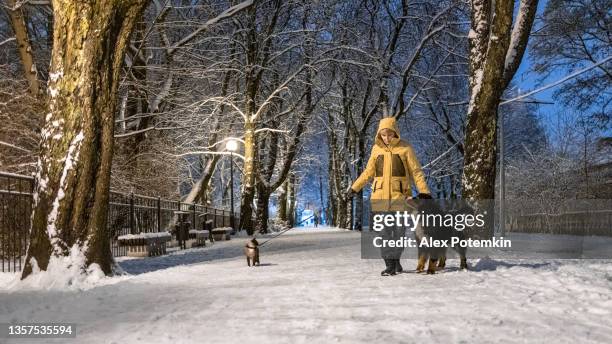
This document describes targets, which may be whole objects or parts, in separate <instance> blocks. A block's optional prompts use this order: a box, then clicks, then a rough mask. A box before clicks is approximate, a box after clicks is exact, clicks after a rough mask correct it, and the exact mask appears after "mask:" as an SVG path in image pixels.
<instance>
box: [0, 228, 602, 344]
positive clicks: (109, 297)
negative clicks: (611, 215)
mask: <svg viewBox="0 0 612 344" xmlns="http://www.w3.org/2000/svg"><path fill="white" fill-rule="evenodd" d="M289 233H291V232H289ZM289 233H288V234H287V235H283V236H281V237H279V238H278V239H277V240H275V241H273V242H271V243H270V244H269V245H266V246H265V247H264V248H262V258H261V263H262V266H260V267H256V268H248V267H247V266H246V262H245V260H244V257H243V256H242V253H241V247H242V245H244V242H245V240H244V239H240V238H238V239H232V240H231V241H229V242H218V243H216V244H215V245H214V246H212V247H206V248H203V249H193V250H188V252H181V253H180V254H174V255H171V256H166V257H159V258H147V259H133V260H124V261H123V262H122V263H121V265H122V267H123V268H124V269H125V270H126V271H127V272H130V273H131V275H130V276H127V277H118V278H112V279H106V280H104V281H101V282H100V284H99V285H98V286H96V287H94V288H91V289H88V290H80V291H35V290H29V291H12V290H11V291H9V290H7V286H8V285H9V284H10V283H9V282H10V281H9V279H10V277H11V276H9V275H8V274H0V276H1V277H0V323H6V322H50V321H52V322H73V323H77V331H78V335H77V338H76V339H72V340H66V339H63V340H60V341H56V342H62V343H64V342H69V343H279V342H282V343H303V342H308V343H329V342H344V343H398V342H401V343H429V342H431V343H457V342H465V343H498V342H502V343H503V342H506V343H514V342H519V343H523V342H534V343H543V342H555V343H573V344H575V343H612V261H592V260H591V261H587V260H583V261H562V260H557V261H499V260H490V259H486V260H484V259H483V260H478V261H471V262H470V263H471V266H472V269H471V271H468V272H462V271H458V270H457V269H456V268H455V267H456V266H457V261H456V260H449V264H448V265H449V266H450V268H449V270H448V271H447V272H444V273H441V274H438V275H435V276H427V275H421V274H415V273H403V274H401V275H398V276H393V277H381V276H380V275H379V272H380V270H381V269H382V268H383V264H382V261H381V260H362V259H360V239H359V234H358V233H353V232H340V231H320V232H317V233H308V232H297V233H294V234H291V235H289ZM402 263H403V265H404V268H406V269H414V266H415V263H416V262H415V261H414V260H412V259H405V260H403V262H402ZM183 264H186V265H183ZM3 340H5V341H6V339H2V338H0V342H3ZM13 342H15V343H26V342H28V341H27V340H23V339H18V340H14V341H13ZM31 342H32V343H42V342H43V341H42V340H40V339H39V340H32V341H31ZM44 342H45V343H52V342H53V341H50V340H46V339H45V340H44Z"/></svg>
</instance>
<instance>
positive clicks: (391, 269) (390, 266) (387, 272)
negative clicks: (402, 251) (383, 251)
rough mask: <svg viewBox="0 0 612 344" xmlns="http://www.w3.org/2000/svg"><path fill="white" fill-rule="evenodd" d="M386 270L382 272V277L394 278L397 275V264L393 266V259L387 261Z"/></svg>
mask: <svg viewBox="0 0 612 344" xmlns="http://www.w3.org/2000/svg"><path fill="white" fill-rule="evenodd" d="M385 265H386V266H387V268H386V269H384V270H383V271H381V272H380V275H381V276H393V275H395V264H393V259H385Z"/></svg>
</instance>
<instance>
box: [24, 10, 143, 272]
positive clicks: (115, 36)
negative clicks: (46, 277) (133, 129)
mask: <svg viewBox="0 0 612 344" xmlns="http://www.w3.org/2000/svg"><path fill="white" fill-rule="evenodd" d="M147 2H148V1H146V0H135V1H119V0H117V1H105V0H98V1H89V2H80V1H67V0H55V1H53V11H54V25H53V31H54V32H53V37H54V41H53V51H52V55H51V67H50V77H49V88H48V89H49V103H48V107H49V113H48V114H47V115H46V118H45V125H44V128H43V131H42V140H41V156H40V158H39V161H38V165H37V173H36V179H35V193H34V204H33V213H32V225H31V230H30V245H29V247H28V252H27V257H26V262H25V267H24V269H23V274H22V278H25V277H27V276H28V275H29V274H31V273H32V271H33V266H34V265H35V264H36V265H37V267H38V268H39V269H41V270H46V269H47V267H48V265H49V263H50V262H51V261H52V260H54V259H55V260H58V261H60V262H61V260H60V258H61V257H63V256H70V257H71V258H72V259H70V261H71V263H69V264H73V263H75V262H78V264H80V269H81V271H85V269H87V267H89V266H90V265H91V264H94V263H95V264H97V265H98V266H99V267H100V268H101V269H102V271H103V272H104V273H105V274H107V275H110V274H111V273H112V270H113V258H112V254H111V251H110V245H109V237H108V233H107V232H106V222H107V208H108V193H109V182H110V171H111V160H112V154H113V130H114V116H115V110H116V92H117V86H118V83H119V75H120V71H121V65H122V63H123V58H124V54H125V47H126V44H127V43H128V41H129V37H130V34H131V32H132V30H133V28H134V25H135V23H136V21H137V20H138V18H139V17H140V15H141V13H142V11H143V10H144V7H145V5H146V4H147ZM80 257H81V258H82V257H84V261H78V260H76V261H75V259H78V258H80Z"/></svg>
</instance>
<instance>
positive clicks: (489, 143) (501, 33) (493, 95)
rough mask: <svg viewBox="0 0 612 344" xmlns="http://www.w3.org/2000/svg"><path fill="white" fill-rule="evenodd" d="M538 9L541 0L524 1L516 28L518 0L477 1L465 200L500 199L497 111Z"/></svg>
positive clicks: (474, 2)
mask: <svg viewBox="0 0 612 344" xmlns="http://www.w3.org/2000/svg"><path fill="white" fill-rule="evenodd" d="M491 8H492V9H493V11H491ZM536 8H537V0H522V1H521V5H520V7H519V14H518V17H517V20H516V23H515V27H514V30H513V29H512V27H513V26H512V20H513V18H512V17H513V9H514V1H513V0H498V1H495V3H494V4H493V5H492V4H491V1H490V0H472V1H471V19H472V23H471V30H470V34H469V36H468V38H469V45H470V61H469V64H470V76H469V83H470V91H471V92H470V93H471V95H470V102H469V108H468V113H467V125H466V129H465V146H464V148H465V156H464V167H463V179H462V196H463V198H465V199H469V200H486V199H488V200H492V199H494V197H495V172H496V171H495V170H496V159H497V151H496V139H497V120H498V116H497V110H498V107H499V103H500V99H501V96H502V94H503V92H504V90H505V88H506V87H507V85H508V84H509V83H510V81H511V80H512V77H513V76H514V73H515V72H516V70H517V69H518V66H519V64H520V61H521V59H522V57H523V53H524V51H525V46H526V44H527V41H528V36H529V33H530V31H531V26H532V24H533V18H534V13H533V12H534V11H535V10H536Z"/></svg>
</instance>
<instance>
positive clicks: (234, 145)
mask: <svg viewBox="0 0 612 344" xmlns="http://www.w3.org/2000/svg"><path fill="white" fill-rule="evenodd" d="M225 149H227V150H228V151H230V152H235V151H237V150H238V142H237V141H236V140H228V141H227V142H226V143H225Z"/></svg>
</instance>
